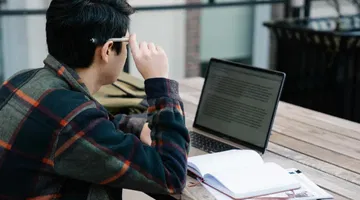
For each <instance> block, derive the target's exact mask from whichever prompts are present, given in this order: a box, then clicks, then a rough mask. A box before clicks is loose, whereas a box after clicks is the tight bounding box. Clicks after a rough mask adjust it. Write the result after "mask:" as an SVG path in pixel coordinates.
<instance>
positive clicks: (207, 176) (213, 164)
mask: <svg viewBox="0 0 360 200" xmlns="http://www.w3.org/2000/svg"><path fill="white" fill-rule="evenodd" d="M188 171H189V172H190V174H191V173H192V174H193V175H194V176H195V177H196V178H197V179H198V180H200V181H201V182H203V183H205V184H206V185H208V186H210V187H212V188H214V189H216V190H218V191H220V192H222V193H223V194H225V195H227V196H229V197H231V198H233V199H248V198H252V197H257V196H264V195H269V194H275V193H280V192H286V191H290V190H295V189H299V188H300V184H299V182H298V181H297V180H296V179H295V178H294V177H292V176H291V175H290V174H289V173H288V172H287V171H286V170H285V169H284V168H282V167H281V166H280V165H278V164H276V163H273V162H269V163H265V162H264V161H263V159H262V158H261V156H260V155H259V154H258V153H257V152H255V151H253V150H229V151H224V152H218V153H212V154H205V155H200V156H194V157H189V159H188Z"/></svg>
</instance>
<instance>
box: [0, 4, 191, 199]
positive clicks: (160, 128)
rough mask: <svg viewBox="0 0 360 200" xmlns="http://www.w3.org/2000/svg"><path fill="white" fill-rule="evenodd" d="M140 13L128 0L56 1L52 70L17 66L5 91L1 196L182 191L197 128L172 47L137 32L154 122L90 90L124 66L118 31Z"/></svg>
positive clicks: (0, 98)
mask: <svg viewBox="0 0 360 200" xmlns="http://www.w3.org/2000/svg"><path fill="white" fill-rule="evenodd" d="M132 13H133V10H132V8H131V7H130V6H129V5H128V4H127V3H126V1H124V0H71V1H69V0H52V2H51V4H50V7H49V9H48V11H47V15H46V19H47V23H46V35H47V44H48V50H49V55H48V57H47V58H46V59H45V60H44V63H45V67H43V68H39V69H31V70H26V71H22V72H19V73H17V74H16V75H14V76H13V77H11V78H10V79H9V80H7V81H5V83H4V84H3V85H2V87H1V88H0V199H8V200H13V199H14V200H15V199H16V200H17V199H44V200H45V199H64V200H67V199H77V200H81V199H84V200H85V199H90V200H94V199H102V200H105V199H121V196H122V188H128V189H134V190H140V191H143V192H148V193H158V194H173V193H180V192H181V191H182V189H183V188H184V186H185V179H186V164H187V154H188V149H189V135H188V130H187V129H186V127H185V118H184V110H183V109H184V108H183V103H182V101H181V99H180V98H179V95H178V84H177V82H175V81H173V80H169V79H168V78H167V77H168V61H167V57H166V54H165V52H164V50H163V49H162V48H161V47H159V46H156V45H154V44H153V43H145V42H143V43H140V44H138V43H137V41H136V36H135V35H131V36H130V40H129V44H130V48H131V52H132V55H133V58H134V61H135V64H136V66H137V69H138V70H139V71H140V73H141V74H142V76H143V77H144V79H145V88H146V94H147V100H148V103H149V108H148V119H147V123H146V124H145V121H144V120H141V119H136V118H132V117H131V116H124V115H118V116H114V117H113V116H111V115H110V114H109V113H108V112H107V111H106V110H105V109H104V108H103V107H102V106H101V105H100V104H99V103H97V102H96V100H94V99H93V97H92V94H93V93H95V92H96V91H98V90H99V88H100V87H101V86H103V85H107V84H111V83H112V82H114V81H115V80H116V78H117V76H118V75H119V73H120V72H121V71H122V68H123V66H124V63H125V60H126V56H127V48H126V45H128V42H127V41H120V42H119V41H118V40H114V39H112V38H122V37H127V36H129V35H128V32H127V29H128V25H129V15H131V14H132ZM125 40H126V39H125ZM150 130H151V138H150Z"/></svg>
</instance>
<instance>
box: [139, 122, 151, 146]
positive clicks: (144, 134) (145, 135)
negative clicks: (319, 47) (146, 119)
mask: <svg viewBox="0 0 360 200" xmlns="http://www.w3.org/2000/svg"><path fill="white" fill-rule="evenodd" d="M140 140H141V141H142V142H143V143H144V144H147V145H149V146H151V143H152V140H151V130H150V129H149V126H148V123H145V125H144V127H143V129H142V131H141V135H140Z"/></svg>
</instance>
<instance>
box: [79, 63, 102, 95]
mask: <svg viewBox="0 0 360 200" xmlns="http://www.w3.org/2000/svg"><path fill="white" fill-rule="evenodd" d="M76 72H77V73H78V75H79V76H80V78H81V80H82V82H83V83H84V84H85V86H86V87H87V89H88V90H89V92H90V94H94V93H96V92H97V91H98V90H99V89H100V87H101V84H100V83H99V80H98V77H97V73H96V72H95V69H94V68H92V67H89V68H78V69H76Z"/></svg>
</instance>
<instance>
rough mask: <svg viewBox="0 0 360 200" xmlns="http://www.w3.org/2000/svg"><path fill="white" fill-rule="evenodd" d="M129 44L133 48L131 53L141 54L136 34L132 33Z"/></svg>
mask: <svg viewBox="0 0 360 200" xmlns="http://www.w3.org/2000/svg"><path fill="white" fill-rule="evenodd" d="M129 44H130V48H131V53H132V54H133V55H137V54H139V51H140V49H139V45H138V42H137V40H136V34H131V35H130V38H129Z"/></svg>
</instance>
